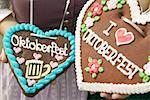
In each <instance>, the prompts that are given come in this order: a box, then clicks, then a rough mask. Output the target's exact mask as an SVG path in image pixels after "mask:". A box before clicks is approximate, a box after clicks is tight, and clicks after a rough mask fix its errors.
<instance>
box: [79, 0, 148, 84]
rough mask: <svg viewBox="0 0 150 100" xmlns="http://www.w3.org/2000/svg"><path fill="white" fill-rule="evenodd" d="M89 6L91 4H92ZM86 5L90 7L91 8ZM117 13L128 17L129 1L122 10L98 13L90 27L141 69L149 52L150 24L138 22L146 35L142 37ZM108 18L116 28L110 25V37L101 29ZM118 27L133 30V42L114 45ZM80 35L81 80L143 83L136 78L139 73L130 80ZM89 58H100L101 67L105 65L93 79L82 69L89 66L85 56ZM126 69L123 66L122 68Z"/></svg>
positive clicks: (105, 25)
mask: <svg viewBox="0 0 150 100" xmlns="http://www.w3.org/2000/svg"><path fill="white" fill-rule="evenodd" d="M95 2H101V0H96V1H95ZM91 6H92V5H91ZM91 6H90V7H89V9H90V8H91ZM89 9H88V10H87V12H86V14H85V16H84V19H83V21H82V22H83V23H84V21H85V20H86V18H87V14H88V12H89V11H90V10H89ZM120 12H122V16H124V17H126V18H128V19H130V20H131V15H130V8H129V5H128V4H125V5H124V6H123V8H122V9H115V10H111V11H108V12H103V13H102V14H101V15H100V20H99V21H98V22H95V23H94V26H92V27H91V28H90V29H91V30H92V31H93V32H95V33H96V34H97V35H98V36H99V37H100V38H102V39H103V40H104V41H107V42H108V44H109V45H110V46H112V47H113V48H114V49H116V50H117V51H118V52H119V53H122V54H123V55H124V56H125V57H126V58H127V59H128V60H130V61H131V62H133V63H134V64H136V65H137V66H139V67H140V68H142V69H143V66H144V65H145V64H146V63H147V57H148V56H149V55H150V24H149V23H147V24H145V25H138V26H139V27H140V28H141V29H142V30H143V31H144V33H145V34H146V37H143V36H142V35H141V34H140V33H139V32H138V31H137V30H136V29H135V28H133V27H132V26H131V25H129V24H128V23H125V22H124V21H123V20H122V19H121V17H120V14H119V13H120ZM109 21H113V22H115V23H117V27H113V28H112V29H111V30H110V31H109V33H110V36H106V35H104V34H103V30H106V29H107V28H108V27H109V26H110V23H109ZM119 28H125V29H127V31H128V32H132V33H133V34H134V37H135V39H134V41H133V42H131V43H129V44H126V45H120V46H117V45H116V38H115V32H116V31H117V30H118V29H119ZM83 34H84V33H82V32H81V68H82V73H83V82H88V83H95V82H98V83H114V84H118V83H120V84H122V83H124V84H136V83H143V82H142V79H141V78H140V77H139V73H136V74H135V75H134V77H133V79H128V77H127V76H125V75H124V74H123V73H121V72H120V71H119V70H117V68H116V66H117V65H118V64H119V62H118V63H117V65H116V66H113V65H112V64H111V63H110V62H108V61H107V60H106V59H105V58H104V57H103V56H102V55H101V54H98V53H97V51H95V50H94V48H93V47H92V46H90V45H89V44H87V43H86V42H85V41H83V40H82V37H83ZM89 57H92V58H93V59H102V60H103V63H102V66H103V68H104V72H103V73H102V74H98V75H97V77H96V78H94V79H93V78H92V77H91V74H90V73H87V72H86V71H85V68H86V67H87V66H88V63H89V62H88V58H89ZM122 69H124V70H125V68H122Z"/></svg>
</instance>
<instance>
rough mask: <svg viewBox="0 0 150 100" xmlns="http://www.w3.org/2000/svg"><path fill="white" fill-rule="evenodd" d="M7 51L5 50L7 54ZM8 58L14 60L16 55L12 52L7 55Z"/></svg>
mask: <svg viewBox="0 0 150 100" xmlns="http://www.w3.org/2000/svg"><path fill="white" fill-rule="evenodd" d="M7 52H8V51H6V54H7ZM8 59H9V60H11V61H16V57H15V56H14V55H12V54H9V55H8Z"/></svg>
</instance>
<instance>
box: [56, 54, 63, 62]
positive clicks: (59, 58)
mask: <svg viewBox="0 0 150 100" xmlns="http://www.w3.org/2000/svg"><path fill="white" fill-rule="evenodd" d="M55 58H56V59H57V61H61V60H63V58H64V57H63V56H59V55H55Z"/></svg>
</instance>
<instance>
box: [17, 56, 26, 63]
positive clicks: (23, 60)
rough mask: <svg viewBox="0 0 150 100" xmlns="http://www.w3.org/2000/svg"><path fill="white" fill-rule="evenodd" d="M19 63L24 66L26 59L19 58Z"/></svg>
mask: <svg viewBox="0 0 150 100" xmlns="http://www.w3.org/2000/svg"><path fill="white" fill-rule="evenodd" d="M17 61H18V63H19V64H23V63H24V62H25V59H24V58H23V57H21V58H20V57H17Z"/></svg>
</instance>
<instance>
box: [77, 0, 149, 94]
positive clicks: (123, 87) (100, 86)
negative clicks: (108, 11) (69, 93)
mask: <svg viewBox="0 0 150 100" xmlns="http://www.w3.org/2000/svg"><path fill="white" fill-rule="evenodd" d="M94 1H95V0H89V1H88V2H87V3H86V4H85V5H84V7H83V8H82V10H81V11H80V14H79V17H78V20H77V27H76V32H75V34H76V37H75V41H77V42H76V52H75V55H76V60H75V67H76V75H77V85H78V88H79V90H82V91H92V92H107V93H120V94H143V93H147V92H149V91H150V83H137V84H113V83H109V84H108V83H97V82H95V83H88V82H83V74H82V69H81V57H80V53H81V51H80V31H81V24H82V19H83V18H84V15H85V13H86V10H87V9H88V8H89V6H90V5H91V4H92V3H93V2H94ZM128 1H133V0H128ZM134 1H135V0H134Z"/></svg>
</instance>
